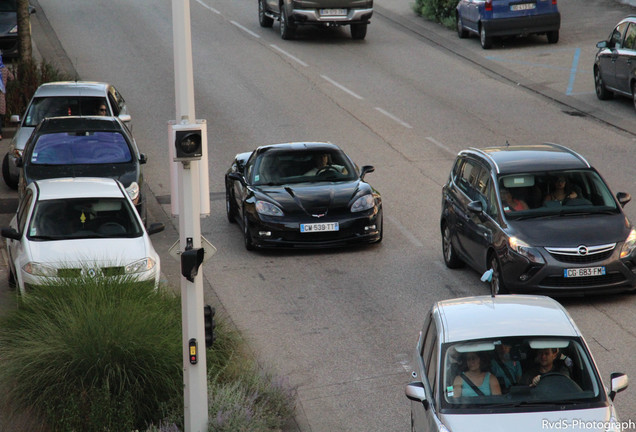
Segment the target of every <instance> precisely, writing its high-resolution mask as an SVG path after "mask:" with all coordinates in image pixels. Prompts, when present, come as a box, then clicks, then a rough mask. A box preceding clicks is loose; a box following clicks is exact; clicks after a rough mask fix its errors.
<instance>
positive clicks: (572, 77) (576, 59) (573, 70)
mask: <svg viewBox="0 0 636 432" xmlns="http://www.w3.org/2000/svg"><path fill="white" fill-rule="evenodd" d="M580 56H581V48H577V49H576V50H575V51H574V57H573V58H572V67H571V68H570V82H569V83H568V89H567V90H566V92H565V94H566V95H568V96H570V95H571V94H572V87H574V80H575V79H576V70H577V69H578V67H579V57H580Z"/></svg>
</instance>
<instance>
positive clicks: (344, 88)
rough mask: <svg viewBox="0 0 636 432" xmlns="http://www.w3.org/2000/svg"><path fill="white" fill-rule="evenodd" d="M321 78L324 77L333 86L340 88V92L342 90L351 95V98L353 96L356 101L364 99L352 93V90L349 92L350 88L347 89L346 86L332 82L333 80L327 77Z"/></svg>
mask: <svg viewBox="0 0 636 432" xmlns="http://www.w3.org/2000/svg"><path fill="white" fill-rule="evenodd" d="M320 76H321V77H323V78H324V79H325V80H327V81H329V82H330V83H331V84H333V85H335V86H336V87H338V88H339V89H340V90H342V91H343V92H345V93H349V94H350V95H351V96H353V97H354V98H356V99H360V100H362V99H364V98H363V97H362V96H359V95H357V94H356V93H354V92H352V91H351V90H349V89H348V88H346V87H345V86H343V85H342V84H338V83H337V82H336V81H334V80H332V79H331V78H329V77H328V76H327V75H320Z"/></svg>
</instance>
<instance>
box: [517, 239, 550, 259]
mask: <svg viewBox="0 0 636 432" xmlns="http://www.w3.org/2000/svg"><path fill="white" fill-rule="evenodd" d="M508 245H509V246H510V249H512V250H513V251H515V252H516V253H518V254H519V255H521V256H524V257H526V258H528V259H529V260H530V261H532V262H535V263H540V264H543V263H544V262H545V261H544V260H543V257H542V256H541V254H540V253H539V251H538V250H537V248H534V247H532V246H530V245H529V244H528V243H526V242H524V241H523V240H520V239H518V238H517V237H510V238H509V239H508Z"/></svg>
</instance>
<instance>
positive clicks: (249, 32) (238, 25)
mask: <svg viewBox="0 0 636 432" xmlns="http://www.w3.org/2000/svg"><path fill="white" fill-rule="evenodd" d="M230 22H231V23H232V24H234V25H235V26H236V27H238V28H240V29H241V30H243V31H244V32H245V33H248V34H250V35H252V36H254V37H255V38H256V39H260V38H261V37H260V36H259V35H257V34H256V33H254V32H253V31H252V30H250V29H248V28H247V27H243V26H242V25H241V24H239V23H237V22H236V21H230Z"/></svg>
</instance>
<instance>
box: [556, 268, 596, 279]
mask: <svg viewBox="0 0 636 432" xmlns="http://www.w3.org/2000/svg"><path fill="white" fill-rule="evenodd" d="M604 274H605V267H585V268H577V269H565V270H563V276H564V277H566V278H573V277H585V276H603V275H604Z"/></svg>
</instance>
